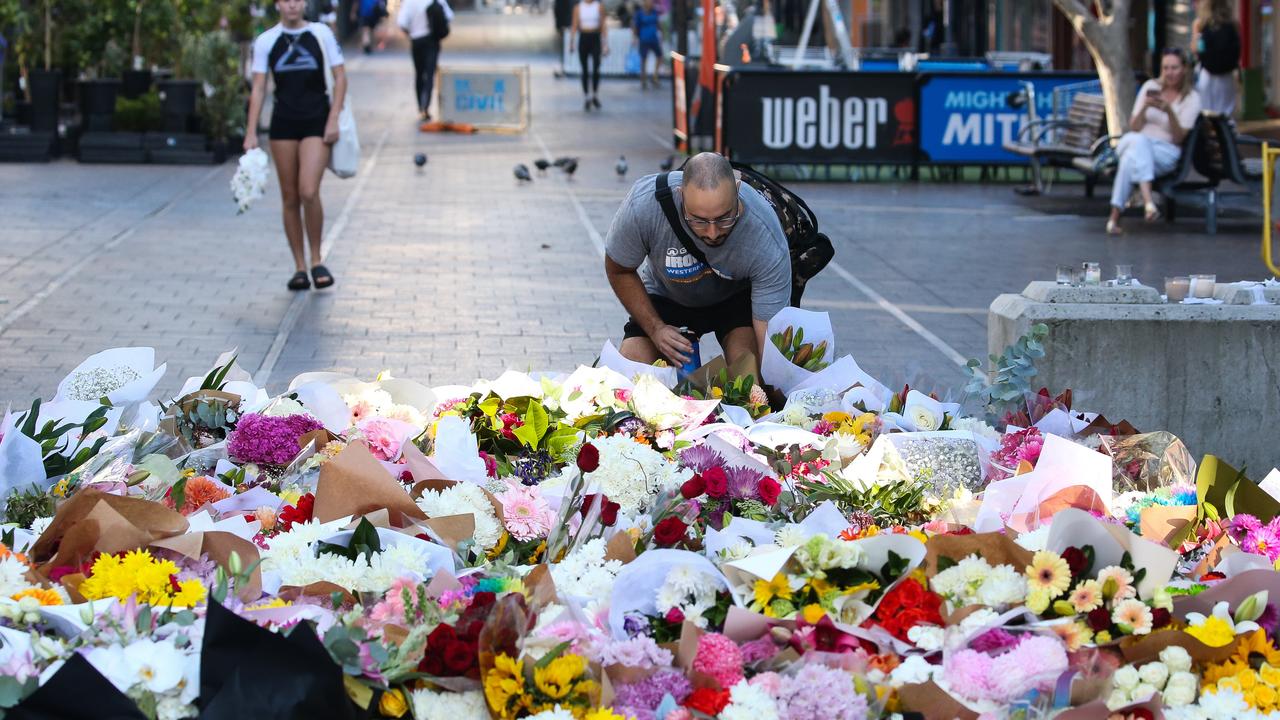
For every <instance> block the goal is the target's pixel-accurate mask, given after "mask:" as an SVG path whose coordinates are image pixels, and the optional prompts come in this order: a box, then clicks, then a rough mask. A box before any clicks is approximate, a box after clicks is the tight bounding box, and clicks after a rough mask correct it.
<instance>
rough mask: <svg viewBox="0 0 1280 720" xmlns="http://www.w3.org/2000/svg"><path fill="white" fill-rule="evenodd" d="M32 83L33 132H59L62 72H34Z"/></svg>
mask: <svg viewBox="0 0 1280 720" xmlns="http://www.w3.org/2000/svg"><path fill="white" fill-rule="evenodd" d="M29 82H30V83H31V130H32V131H33V132H50V133H56V132H58V110H59V108H60V107H61V103H62V72H61V71H59V70H33V71H32V72H31V76H30V78H29Z"/></svg>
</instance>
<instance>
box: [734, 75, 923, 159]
mask: <svg viewBox="0 0 1280 720" xmlns="http://www.w3.org/2000/svg"><path fill="white" fill-rule="evenodd" d="M725 88H726V89H725V112H724V120H723V122H724V137H725V149H726V150H727V151H728V153H729V154H730V157H732V158H733V159H734V160H736V161H738V162H745V163H795V162H804V163H872V162H874V163H910V162H911V161H912V159H913V158H914V154H915V146H916V128H915V124H916V112H915V99H914V98H915V88H914V82H913V78H912V77H911V76H910V75H904V74H898V73H837V72H831V73H796V72H776V71H767V70H760V71H735V72H733V73H731V74H730V75H729V77H728V79H727V80H726V81H725Z"/></svg>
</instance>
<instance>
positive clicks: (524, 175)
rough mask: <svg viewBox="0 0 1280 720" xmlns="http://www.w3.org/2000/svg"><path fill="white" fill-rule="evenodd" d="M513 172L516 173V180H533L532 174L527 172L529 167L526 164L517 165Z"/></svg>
mask: <svg viewBox="0 0 1280 720" xmlns="http://www.w3.org/2000/svg"><path fill="white" fill-rule="evenodd" d="M514 172H515V174H516V180H520V181H522V182H527V181H530V180H533V176H532V175H530V174H529V168H528V167H527V166H526V165H523V164H520V165H517V166H516V167H515V170H514Z"/></svg>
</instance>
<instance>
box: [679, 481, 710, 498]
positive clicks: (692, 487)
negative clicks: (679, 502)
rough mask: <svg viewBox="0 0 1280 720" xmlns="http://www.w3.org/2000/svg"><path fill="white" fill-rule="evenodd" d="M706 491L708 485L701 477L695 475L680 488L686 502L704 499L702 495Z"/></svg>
mask: <svg viewBox="0 0 1280 720" xmlns="http://www.w3.org/2000/svg"><path fill="white" fill-rule="evenodd" d="M706 491H707V484H706V483H705V482H703V481H702V476H701V475H694V476H693V477H691V478H689V479H688V480H685V481H684V484H683V485H681V486H680V494H681V495H683V496H684V499H685V500H692V499H694V498H696V497H702V493H704V492H706Z"/></svg>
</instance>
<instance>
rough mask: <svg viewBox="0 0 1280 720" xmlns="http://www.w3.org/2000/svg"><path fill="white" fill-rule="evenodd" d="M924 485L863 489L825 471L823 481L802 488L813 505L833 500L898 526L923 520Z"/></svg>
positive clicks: (898, 484) (851, 510)
mask: <svg viewBox="0 0 1280 720" xmlns="http://www.w3.org/2000/svg"><path fill="white" fill-rule="evenodd" d="M925 487H926V486H925V485H923V484H915V483H908V482H892V483H888V484H884V485H874V486H872V487H867V488H863V487H859V486H858V485H856V484H854V483H852V482H850V481H849V480H847V479H845V478H843V477H841V476H839V475H833V474H826V481H825V482H824V483H811V484H806V485H805V486H804V487H803V488H802V490H803V493H804V495H805V496H806V497H807V498H808V499H809V501H810V502H812V503H814V504H820V503H822V502H825V501H827V500H830V501H831V502H833V503H835V505H836V507H838V508H840V510H842V511H844V512H845V513H857V514H858V515H860V516H862V517H866V518H869V519H871V520H873V521H875V523H876V524H878V525H896V524H909V523H912V522H917V521H920V520H921V519H922V518H921V517H920V514H921V501H922V499H923V498H924V490H925Z"/></svg>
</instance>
